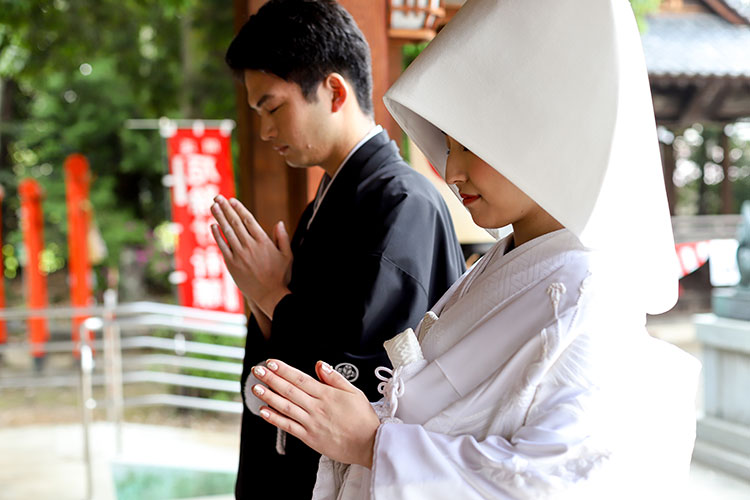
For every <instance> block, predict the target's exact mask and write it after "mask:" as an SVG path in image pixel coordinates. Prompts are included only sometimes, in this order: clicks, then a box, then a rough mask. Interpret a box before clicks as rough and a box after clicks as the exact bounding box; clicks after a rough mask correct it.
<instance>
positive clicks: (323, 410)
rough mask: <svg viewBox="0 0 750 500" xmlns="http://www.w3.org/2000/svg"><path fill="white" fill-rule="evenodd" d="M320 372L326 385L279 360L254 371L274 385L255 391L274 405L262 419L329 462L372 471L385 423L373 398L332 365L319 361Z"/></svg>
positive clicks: (270, 384)
mask: <svg viewBox="0 0 750 500" xmlns="http://www.w3.org/2000/svg"><path fill="white" fill-rule="evenodd" d="M315 371H316V372H317V374H318V378H320V380H321V381H322V382H323V383H321V382H318V381H317V380H315V379H313V378H312V377H310V376H309V375H307V374H305V373H303V372H301V371H299V370H297V369H296V368H293V367H291V366H289V365H287V364H286V363H283V362H281V361H278V360H268V362H267V363H266V367H262V366H256V367H255V368H253V373H254V374H255V376H256V377H257V378H258V379H259V380H261V381H263V382H264V383H265V384H267V385H268V388H265V387H263V386H261V385H255V386H254V387H253V392H254V393H255V395H256V396H258V398H260V399H261V400H262V401H263V402H264V403H266V405H268V406H264V407H263V408H261V411H260V413H261V416H262V417H263V418H264V419H265V420H266V421H268V422H270V423H271V424H273V425H275V426H276V427H278V428H279V429H281V430H283V431H286V432H288V433H289V434H291V435H293V436H296V437H297V438H299V439H300V440H302V441H303V442H304V443H305V444H307V445H308V446H309V447H311V448H313V449H314V450H316V451H318V452H319V453H321V454H323V455H326V456H327V457H329V458H332V459H334V460H336V461H338V462H343V463H347V464H359V465H362V466H364V467H368V468H369V467H372V454H373V446H374V444H375V434H376V433H377V430H378V427H379V425H380V420H379V419H378V416H377V415H376V414H375V411H374V410H373V409H372V407H371V406H370V403H369V402H368V401H367V397H366V396H365V395H364V393H363V392H362V391H360V390H359V389H357V388H356V387H354V386H353V385H352V384H350V383H349V382H348V381H347V380H346V379H345V378H344V377H343V376H342V375H341V374H339V373H338V372H336V371H335V370H333V369H332V368H331V366H330V365H329V364H327V363H324V362H322V361H318V364H317V365H316V367H315ZM269 389H270V390H269Z"/></svg>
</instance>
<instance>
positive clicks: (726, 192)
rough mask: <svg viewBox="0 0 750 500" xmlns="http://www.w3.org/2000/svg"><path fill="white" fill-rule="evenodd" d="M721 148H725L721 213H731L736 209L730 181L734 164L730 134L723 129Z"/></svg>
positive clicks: (722, 163)
mask: <svg viewBox="0 0 750 500" xmlns="http://www.w3.org/2000/svg"><path fill="white" fill-rule="evenodd" d="M721 148H722V149H723V150H724V159H723V160H722V161H721V169H722V170H723V171H724V180H723V181H721V213H723V214H731V213H733V211H734V210H733V208H734V196H733V195H732V183H731V182H730V181H729V167H731V166H732V159H731V158H730V157H729V151H730V150H731V145H730V144H729V136H728V135H727V133H726V132H725V131H724V130H723V129H722V131H721Z"/></svg>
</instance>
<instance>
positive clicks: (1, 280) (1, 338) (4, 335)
mask: <svg viewBox="0 0 750 500" xmlns="http://www.w3.org/2000/svg"><path fill="white" fill-rule="evenodd" d="M3 198H5V190H4V189H3V186H0V309H5V267H4V263H5V259H4V257H3ZM7 341H8V330H7V327H6V326H5V320H4V319H0V344H5V343H6V342H7Z"/></svg>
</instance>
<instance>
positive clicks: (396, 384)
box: [375, 366, 404, 418]
mask: <svg viewBox="0 0 750 500" xmlns="http://www.w3.org/2000/svg"><path fill="white" fill-rule="evenodd" d="M401 368H402V367H400V366H399V367H398V368H396V369H395V370H391V369H390V368H387V367H385V366H378V367H377V368H375V376H376V377H377V378H378V380H382V382H380V383H379V384H378V392H379V393H380V394H382V395H383V397H384V398H385V404H386V405H387V406H388V414H389V415H390V418H394V417H395V416H396V410H397V409H398V398H400V397H401V396H403V395H404V381H403V380H402V379H401ZM381 372H384V373H385V374H386V375H390V378H389V377H387V376H385V375H382V374H381Z"/></svg>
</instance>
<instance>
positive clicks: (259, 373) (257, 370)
mask: <svg viewBox="0 0 750 500" xmlns="http://www.w3.org/2000/svg"><path fill="white" fill-rule="evenodd" d="M253 372H254V373H255V375H256V376H258V377H263V376H265V374H266V370H265V368H263V367H262V366H256V367H255V368H253Z"/></svg>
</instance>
